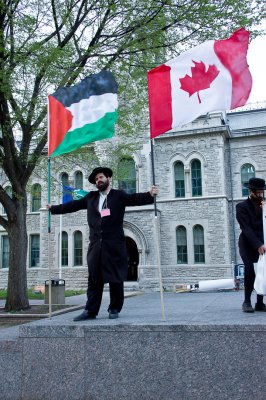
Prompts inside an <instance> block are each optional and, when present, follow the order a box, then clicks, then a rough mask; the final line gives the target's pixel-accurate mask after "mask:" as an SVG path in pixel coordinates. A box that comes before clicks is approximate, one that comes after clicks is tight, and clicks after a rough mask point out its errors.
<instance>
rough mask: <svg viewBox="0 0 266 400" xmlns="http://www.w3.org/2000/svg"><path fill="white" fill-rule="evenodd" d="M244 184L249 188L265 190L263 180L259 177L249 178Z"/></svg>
mask: <svg viewBox="0 0 266 400" xmlns="http://www.w3.org/2000/svg"><path fill="white" fill-rule="evenodd" d="M244 186H245V187H247V188H249V189H251V190H266V186H265V180H264V179H261V178H250V180H249V181H248V183H244Z"/></svg>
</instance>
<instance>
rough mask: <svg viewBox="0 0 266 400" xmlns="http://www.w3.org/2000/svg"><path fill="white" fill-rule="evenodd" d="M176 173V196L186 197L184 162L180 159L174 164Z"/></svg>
mask: <svg viewBox="0 0 266 400" xmlns="http://www.w3.org/2000/svg"><path fill="white" fill-rule="evenodd" d="M174 173H175V197H185V176H184V164H183V163H182V162H181V161H178V162H177V163H175V165H174Z"/></svg>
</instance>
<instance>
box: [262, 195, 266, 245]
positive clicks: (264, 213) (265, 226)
mask: <svg viewBox="0 0 266 400" xmlns="http://www.w3.org/2000/svg"><path fill="white" fill-rule="evenodd" d="M262 218H263V223H262V224H263V225H262V226H263V241H264V242H263V243H264V245H265V246H266V202H264V204H263V206H262Z"/></svg>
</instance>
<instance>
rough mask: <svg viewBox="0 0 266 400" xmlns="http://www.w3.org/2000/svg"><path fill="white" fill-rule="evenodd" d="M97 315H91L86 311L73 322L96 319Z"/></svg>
mask: <svg viewBox="0 0 266 400" xmlns="http://www.w3.org/2000/svg"><path fill="white" fill-rule="evenodd" d="M95 318H96V315H94V314H91V313H89V312H88V311H87V310H84V311H83V312H82V313H81V314H80V315H78V316H77V317H75V318H74V319H73V321H85V320H86V319H95Z"/></svg>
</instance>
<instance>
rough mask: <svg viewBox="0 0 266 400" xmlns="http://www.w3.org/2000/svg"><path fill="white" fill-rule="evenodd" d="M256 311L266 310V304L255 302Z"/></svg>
mask: <svg viewBox="0 0 266 400" xmlns="http://www.w3.org/2000/svg"><path fill="white" fill-rule="evenodd" d="M255 311H264V312H266V306H265V304H264V303H262V304H260V303H256V304H255Z"/></svg>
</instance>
